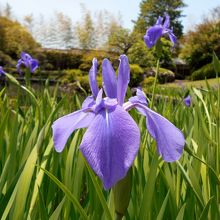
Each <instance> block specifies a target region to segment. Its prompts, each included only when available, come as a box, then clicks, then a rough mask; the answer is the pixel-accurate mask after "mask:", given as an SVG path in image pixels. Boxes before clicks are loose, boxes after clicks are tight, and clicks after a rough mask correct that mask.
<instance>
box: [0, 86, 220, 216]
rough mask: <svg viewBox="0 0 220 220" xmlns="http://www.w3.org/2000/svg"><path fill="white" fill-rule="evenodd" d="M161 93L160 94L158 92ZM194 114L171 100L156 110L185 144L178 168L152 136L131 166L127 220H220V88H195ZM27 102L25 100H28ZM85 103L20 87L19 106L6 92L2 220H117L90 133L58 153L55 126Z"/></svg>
mask: <svg viewBox="0 0 220 220" xmlns="http://www.w3.org/2000/svg"><path fill="white" fill-rule="evenodd" d="M159 90H161V88H158V92H159ZM190 94H191V96H192V105H191V107H189V108H188V107H186V106H185V105H184V103H183V102H182V99H181V98H182V96H183V94H179V93H175V96H176V97H179V102H178V103H173V102H172V100H170V99H161V100H160V101H158V102H155V105H154V106H153V109H154V110H155V111H157V112H159V113H160V114H162V115H163V116H165V117H166V118H168V119H169V120H170V121H171V122H173V123H174V124H175V125H176V126H177V127H178V128H179V129H181V130H182V131H183V133H184V136H185V138H186V143H185V148H184V153H183V155H182V157H181V158H180V160H179V161H177V162H174V163H166V162H164V161H163V160H162V159H161V157H159V156H158V153H157V150H156V143H155V141H154V139H153V138H151V136H150V135H149V133H148V131H147V130H146V124H145V118H144V117H142V116H141V115H140V114H138V113H137V112H135V111H131V114H132V116H133V118H134V119H135V121H136V123H137V124H138V126H139V129H140V131H141V145H140V150H139V153H138V155H137V157H136V159H135V161H134V164H133V166H132V170H131V173H132V176H133V178H132V189H131V194H130V203H129V206H128V209H127V211H126V213H125V217H124V219H127V220H130V219H131V220H133V219H134V220H136V219H138V220H139V219H141V220H142V219H143V220H146V219H147V220H148V219H158V220H159V219H167V220H170V219H178V220H182V219H214V220H215V219H220V207H219V204H220V187H219V186H220V176H219V173H220V89H218V90H216V89H213V88H211V87H208V88H207V90H206V91H203V90H198V89H192V90H190ZM21 97H22V98H21ZM81 103H82V100H81V98H80V97H79V96H76V95H74V96H65V97H61V98H60V99H58V98H57V93H56V90H54V91H53V92H49V90H48V89H47V88H45V90H44V91H41V92H37V93H36V92H35V91H33V90H32V89H30V90H27V89H26V88H25V87H21V86H20V85H19V84H17V99H14V100H13V102H12V101H11V99H10V98H9V97H8V95H7V89H3V90H1V91H0V117H1V120H0V174H1V175H0V217H1V219H2V220H5V219H15V220H17V219H36V220H38V219H42V220H48V219H50V220H58V219H70V220H71V219H73V220H75V219H91V220H93V219H94V220H97V219H103V220H104V219H108V220H111V219H115V217H116V216H115V203H114V198H113V191H112V190H109V191H104V189H103V187H102V184H101V182H100V180H99V179H98V178H97V177H96V176H95V175H94V173H93V172H92V170H91V169H90V167H89V166H88V164H87V163H86V161H85V159H84V158H83V156H82V154H81V153H80V151H79V148H78V147H79V145H80V142H81V139H82V137H83V134H84V131H85V130H79V131H77V132H74V134H73V135H72V136H71V138H70V139H69V141H68V143H67V146H66V148H65V150H64V151H63V152H62V153H61V154H59V153H56V152H55V151H54V146H53V139H52V132H51V124H52V123H53V121H54V120H56V119H57V118H58V117H60V116H62V115H65V114H67V113H70V112H72V111H74V110H76V109H79V108H80V107H81Z"/></svg>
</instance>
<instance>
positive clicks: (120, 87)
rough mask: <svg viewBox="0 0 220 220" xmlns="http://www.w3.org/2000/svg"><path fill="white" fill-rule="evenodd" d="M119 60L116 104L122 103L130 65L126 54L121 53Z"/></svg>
mask: <svg viewBox="0 0 220 220" xmlns="http://www.w3.org/2000/svg"><path fill="white" fill-rule="evenodd" d="M119 60H120V65H119V70H118V84H117V98H118V104H119V105H123V103H124V98H125V95H126V91H127V88H128V83H129V81H130V66H129V62H128V58H127V56H126V55H121V56H120V58H119Z"/></svg>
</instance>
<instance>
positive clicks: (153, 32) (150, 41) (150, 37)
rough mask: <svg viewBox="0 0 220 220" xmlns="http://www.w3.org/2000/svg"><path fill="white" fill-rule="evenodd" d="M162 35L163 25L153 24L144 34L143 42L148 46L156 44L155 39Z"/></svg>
mask: <svg viewBox="0 0 220 220" xmlns="http://www.w3.org/2000/svg"><path fill="white" fill-rule="evenodd" d="M162 35H163V27H162V26H161V25H155V26H153V27H150V28H149V29H148V30H147V32H146V34H145V35H144V42H145V43H146V45H147V46H148V47H149V48H151V47H153V46H154V45H155V44H156V42H157V40H158V39H159V38H160V37H162Z"/></svg>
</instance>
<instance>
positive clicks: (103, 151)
mask: <svg viewBox="0 0 220 220" xmlns="http://www.w3.org/2000/svg"><path fill="white" fill-rule="evenodd" d="M139 143H140V132H139V129H138V127H137V125H136V123H135V122H134V120H133V119H132V118H131V116H130V115H129V114H128V113H127V112H126V111H124V110H123V108H122V107H121V106H119V105H117V106H116V107H115V109H114V110H107V109H105V110H101V111H100V112H99V114H97V115H96V117H95V119H94V121H93V122H92V124H91V125H90V126H89V128H88V129H87V131H86V133H85V134H84V136H83V140H82V143H81V145H80V150H81V151H82V153H83V155H84V157H85V158H86V159H87V161H88V163H89V165H90V166H91V167H92V169H93V170H94V172H95V173H96V174H97V175H98V176H99V177H100V178H101V180H102V181H103V184H104V187H105V189H109V188H111V187H112V186H113V185H114V184H115V183H116V182H117V181H119V180H120V179H122V178H123V177H124V176H125V175H126V173H127V171H128V169H129V167H130V166H131V165H132V163H133V161H134V159H135V156H136V154H137V152H138V149H139Z"/></svg>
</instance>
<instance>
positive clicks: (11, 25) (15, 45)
mask: <svg viewBox="0 0 220 220" xmlns="http://www.w3.org/2000/svg"><path fill="white" fill-rule="evenodd" d="M37 47H39V44H37V43H36V42H35V40H34V39H33V37H32V36H31V34H30V33H29V32H28V31H27V30H26V28H25V27H23V26H21V24H20V23H18V22H17V21H11V20H10V19H8V18H6V17H0V50H1V51H3V52H4V53H5V54H8V55H10V56H11V57H12V58H17V56H18V55H19V54H20V52H21V51H27V52H31V51H32V50H34V49H36V48H37Z"/></svg>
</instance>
